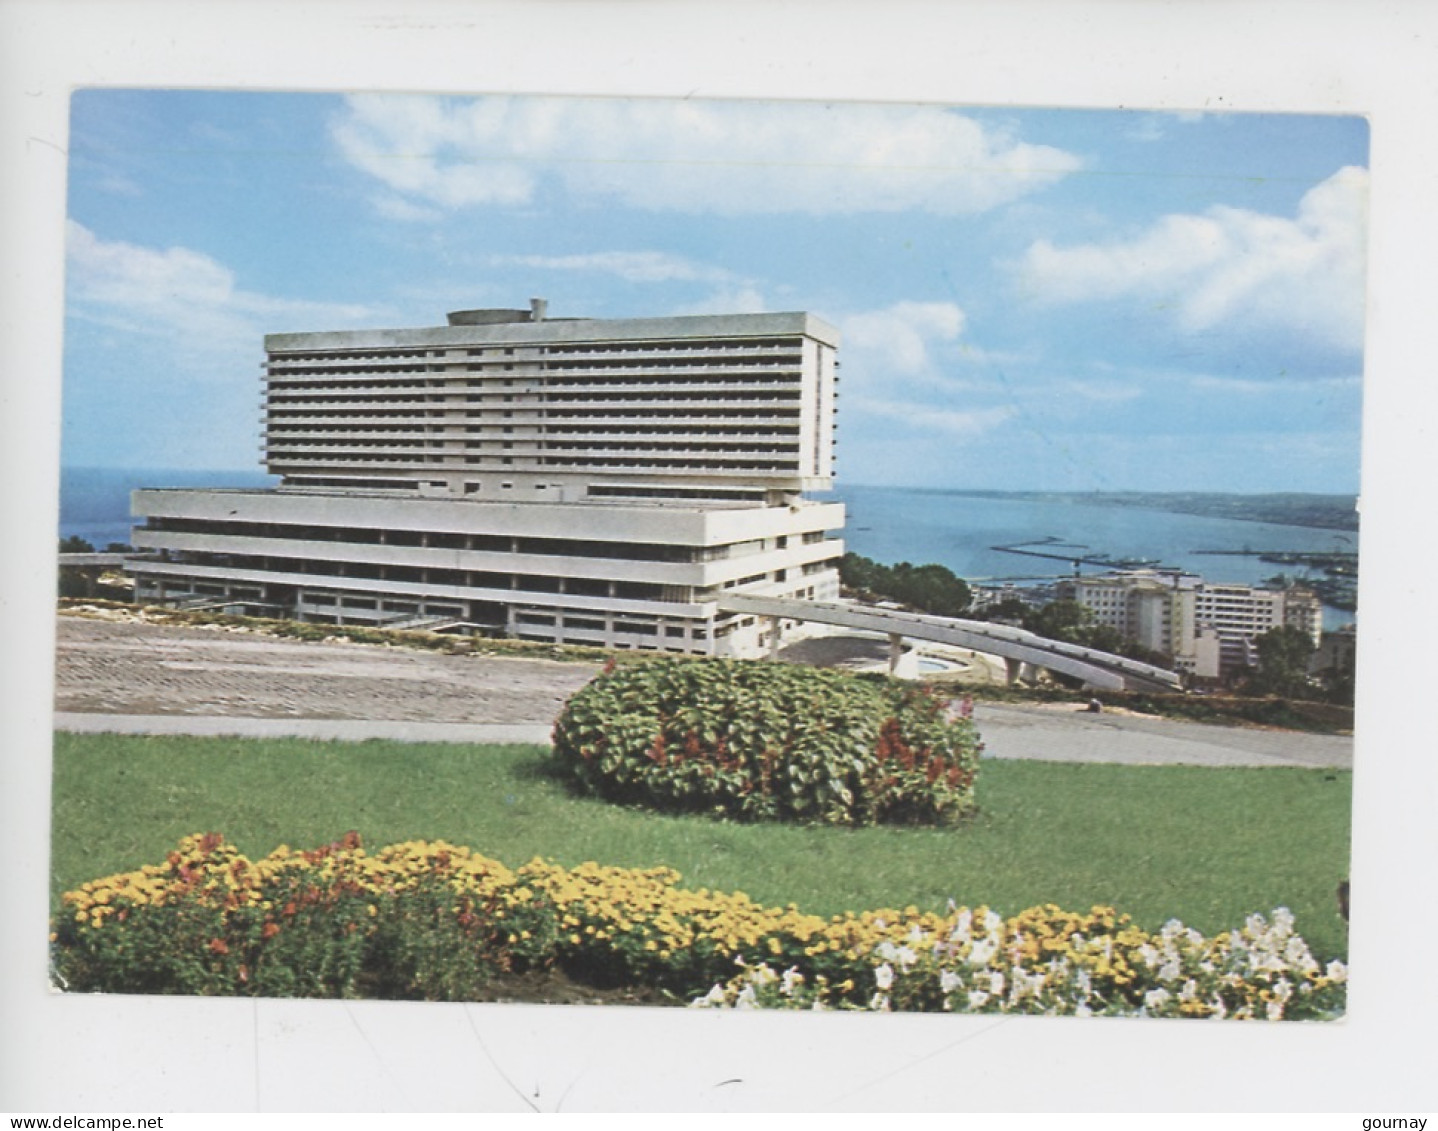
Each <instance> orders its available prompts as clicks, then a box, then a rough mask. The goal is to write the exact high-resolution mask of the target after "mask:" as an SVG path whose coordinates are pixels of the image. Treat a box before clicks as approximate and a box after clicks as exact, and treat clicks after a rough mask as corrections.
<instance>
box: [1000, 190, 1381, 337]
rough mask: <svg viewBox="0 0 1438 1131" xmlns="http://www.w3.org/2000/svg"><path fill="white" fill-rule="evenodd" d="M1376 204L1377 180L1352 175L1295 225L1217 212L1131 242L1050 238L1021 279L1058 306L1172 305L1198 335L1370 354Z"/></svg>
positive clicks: (1167, 222) (1028, 259)
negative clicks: (1228, 329) (1236, 328)
mask: <svg viewBox="0 0 1438 1131" xmlns="http://www.w3.org/2000/svg"><path fill="white" fill-rule="evenodd" d="M1367 198H1368V173H1367V170H1365V169H1362V168H1358V167H1355V166H1349V167H1346V168H1344V169H1340V170H1339V171H1338V172H1337V173H1335V174H1334V175H1333V176H1332V177H1330V178H1328V179H1327V180H1326V181H1323V182H1322V183H1321V184H1318V185H1316V186H1315V187H1314V188H1313V189H1311V190H1310V191H1309V192H1308V193H1306V194H1305V195H1304V197H1303V199H1302V200H1301V201H1300V202H1299V205H1298V211H1297V214H1296V216H1295V217H1294V218H1293V219H1288V218H1286V217H1281V216H1271V215H1265V214H1263V213H1258V212H1252V211H1248V210H1245V209H1239V208H1228V207H1214V208H1210V209H1209V210H1208V211H1207V212H1204V213H1203V214H1201V215H1192V214H1175V215H1169V216H1165V217H1163V218H1162V219H1161V220H1159V221H1158V222H1157V223H1155V224H1154V225H1153V226H1152V227H1150V228H1149V229H1148V230H1147V231H1145V232H1143V233H1141V234H1139V235H1138V236H1136V237H1135V238H1133V239H1129V240H1126V241H1121V242H1113V243H1107V244H1082V245H1077V246H1074V247H1068V248H1060V247H1056V246H1054V245H1053V244H1051V243H1049V242H1048V241H1047V240H1039V241H1037V242H1035V243H1034V244H1032V245H1031V246H1030V247H1029V249H1028V252H1027V253H1026V255H1025V256H1024V258H1023V260H1022V261H1021V262H1020V264H1019V266H1018V276H1019V279H1020V281H1021V283H1022V284H1023V285H1024V287H1025V288H1026V289H1027V290H1028V291H1029V292H1030V293H1031V294H1032V295H1033V296H1035V297H1036V298H1039V299H1041V300H1044V301H1048V302H1053V303H1078V302H1092V301H1100V300H1110V299H1118V298H1140V299H1144V300H1146V301H1149V302H1152V303H1154V304H1163V305H1165V306H1166V307H1167V308H1168V309H1171V310H1173V311H1174V312H1175V316H1176V318H1177V321H1178V324H1179V326H1180V327H1181V328H1182V329H1183V330H1184V331H1187V332H1198V331H1202V330H1208V329H1210V328H1213V327H1217V326H1221V325H1240V326H1241V325H1247V326H1253V327H1257V328H1260V329H1268V328H1272V329H1282V330H1288V331H1297V332H1300V333H1304V334H1307V335H1309V336H1311V337H1312V338H1313V339H1315V340H1316V341H1318V342H1320V343H1323V344H1327V345H1330V346H1336V347H1338V348H1342V349H1358V348H1361V345H1362V341H1363V300H1364V256H1365V247H1364V229H1365V220H1366V214H1367Z"/></svg>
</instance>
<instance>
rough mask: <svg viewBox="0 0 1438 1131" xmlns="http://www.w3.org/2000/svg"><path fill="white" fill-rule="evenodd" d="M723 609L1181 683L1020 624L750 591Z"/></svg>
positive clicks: (1138, 684)
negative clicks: (1025, 627)
mask: <svg viewBox="0 0 1438 1131" xmlns="http://www.w3.org/2000/svg"><path fill="white" fill-rule="evenodd" d="M718 604H719V608H720V609H721V610H722V611H724V612H730V613H751V614H754V615H756V616H766V617H770V618H773V619H776V620H777V619H780V618H787V619H789V620H805V621H814V622H817V623H819V624H832V625H837V626H839V627H841V628H852V629H855V630H857V631H861V632H882V633H886V634H887V635H888V636H889V639H890V640H891V641H892V642H894V645H895V648H896V650H897V649H898V647H899V646H900V645H901V643H902V641H903V640H904V639H912V640H929V641H933V642H934V643H936V644H949V645H952V646H954V647H957V648H968V649H970V650H971V651H975V652H986V653H988V654H989V655H992V656H1002V657H1003V658H1004V659H1005V660H1007V661H1009V663H1010V666H1011V670H1014V669H1016V667H1017V666H1018V665H1022V664H1030V665H1032V666H1034V667H1036V668H1046V669H1048V670H1049V671H1053V672H1058V673H1060V674H1062V675H1067V676H1072V677H1074V678H1076V679H1081V680H1083V681H1084V683H1085V685H1086V686H1088V687H1092V688H1094V689H1097V690H1104V691H1177V690H1181V689H1182V686H1183V683H1182V680H1181V679H1180V678H1179V676H1178V674H1177V673H1176V672H1171V671H1168V670H1167V669H1165V668H1160V667H1156V666H1155V665H1153V664H1145V663H1143V662H1142V661H1140V660H1131V659H1129V658H1128V657H1126V656H1115V655H1113V654H1112V653H1109V652H1100V651H1097V650H1095V649H1093V648H1085V647H1084V646H1082V645H1080V644H1069V643H1066V642H1064V641H1062V640H1049V639H1047V638H1045V637H1042V636H1038V635H1036V634H1035V633H1032V632H1028V631H1026V630H1025V629H1022V628H1012V627H1010V626H1008V625H1002V624H990V623H988V622H987V621H971V620H957V619H954V618H951V617H936V616H930V615H928V614H926V613H906V612H900V611H898V610H893V609H879V608H874V607H873V606H870V605H855V604H851V603H848V602H842V601H801V600H797V599H795V598H792V597H761V596H756V595H754V594H752V593H726V594H724V595H723V596H721V597H719V599H718Z"/></svg>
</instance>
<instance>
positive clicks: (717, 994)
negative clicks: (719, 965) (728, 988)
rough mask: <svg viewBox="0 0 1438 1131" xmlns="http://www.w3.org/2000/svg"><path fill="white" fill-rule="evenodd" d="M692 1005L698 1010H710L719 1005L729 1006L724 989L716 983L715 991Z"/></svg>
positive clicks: (695, 1000)
mask: <svg viewBox="0 0 1438 1131" xmlns="http://www.w3.org/2000/svg"><path fill="white" fill-rule="evenodd" d="M692 1004H693V1005H694V1006H695V1007H696V1008H698V1009H710V1008H713V1007H714V1006H718V1005H727V1004H728V998H727V997H726V996H725V994H724V987H723V986H721V985H719V983H718V982H715V983H714V988H713V989H711V990H710V991H709V992H708V993H707V994H705V995H704V996H703V997H697V998H695V999H694V1001H693V1003H692Z"/></svg>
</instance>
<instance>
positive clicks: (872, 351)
mask: <svg viewBox="0 0 1438 1131" xmlns="http://www.w3.org/2000/svg"><path fill="white" fill-rule="evenodd" d="M964 323H965V317H964V312H963V311H962V310H961V309H959V307H957V306H955V305H954V304H953V303H951V302H898V303H895V304H894V305H893V306H889V307H885V308H884V309H882V310H869V311H863V312H861V313H858V314H851V315H848V316H847V317H845V318H841V319H840V320H839V329H840V330H841V331H842V333H843V340H844V353H845V357H846V361H845V364H846V365H848V364H850V361H849V360H848V359H850V358H852V359H853V362H852V363H853V364H854V365H855V366H856V367H857V368H859V369H861V370H863V371H865V372H866V373H869V374H872V375H874V376H879V375H880V374H882V375H883V376H882V379H883V380H884V381H885V383H887V382H888V381H890V380H893V379H898V378H913V377H925V376H929V377H932V376H933V375H934V359H933V354H932V349H933V347H934V346H935V345H936V344H938V343H943V342H953V341H955V340H957V339H958V337H959V335H960V334H961V333H963V329H964Z"/></svg>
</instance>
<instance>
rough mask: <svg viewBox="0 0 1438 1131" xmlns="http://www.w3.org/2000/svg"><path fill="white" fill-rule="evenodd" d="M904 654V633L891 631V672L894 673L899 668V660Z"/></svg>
mask: <svg viewBox="0 0 1438 1131" xmlns="http://www.w3.org/2000/svg"><path fill="white" fill-rule="evenodd" d="M903 655H904V636H903V633H899V632H891V633H889V674H890V675H894V674H895V673H896V672H897V671H898V670H899V660H900V658H901V657H902V656H903Z"/></svg>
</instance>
